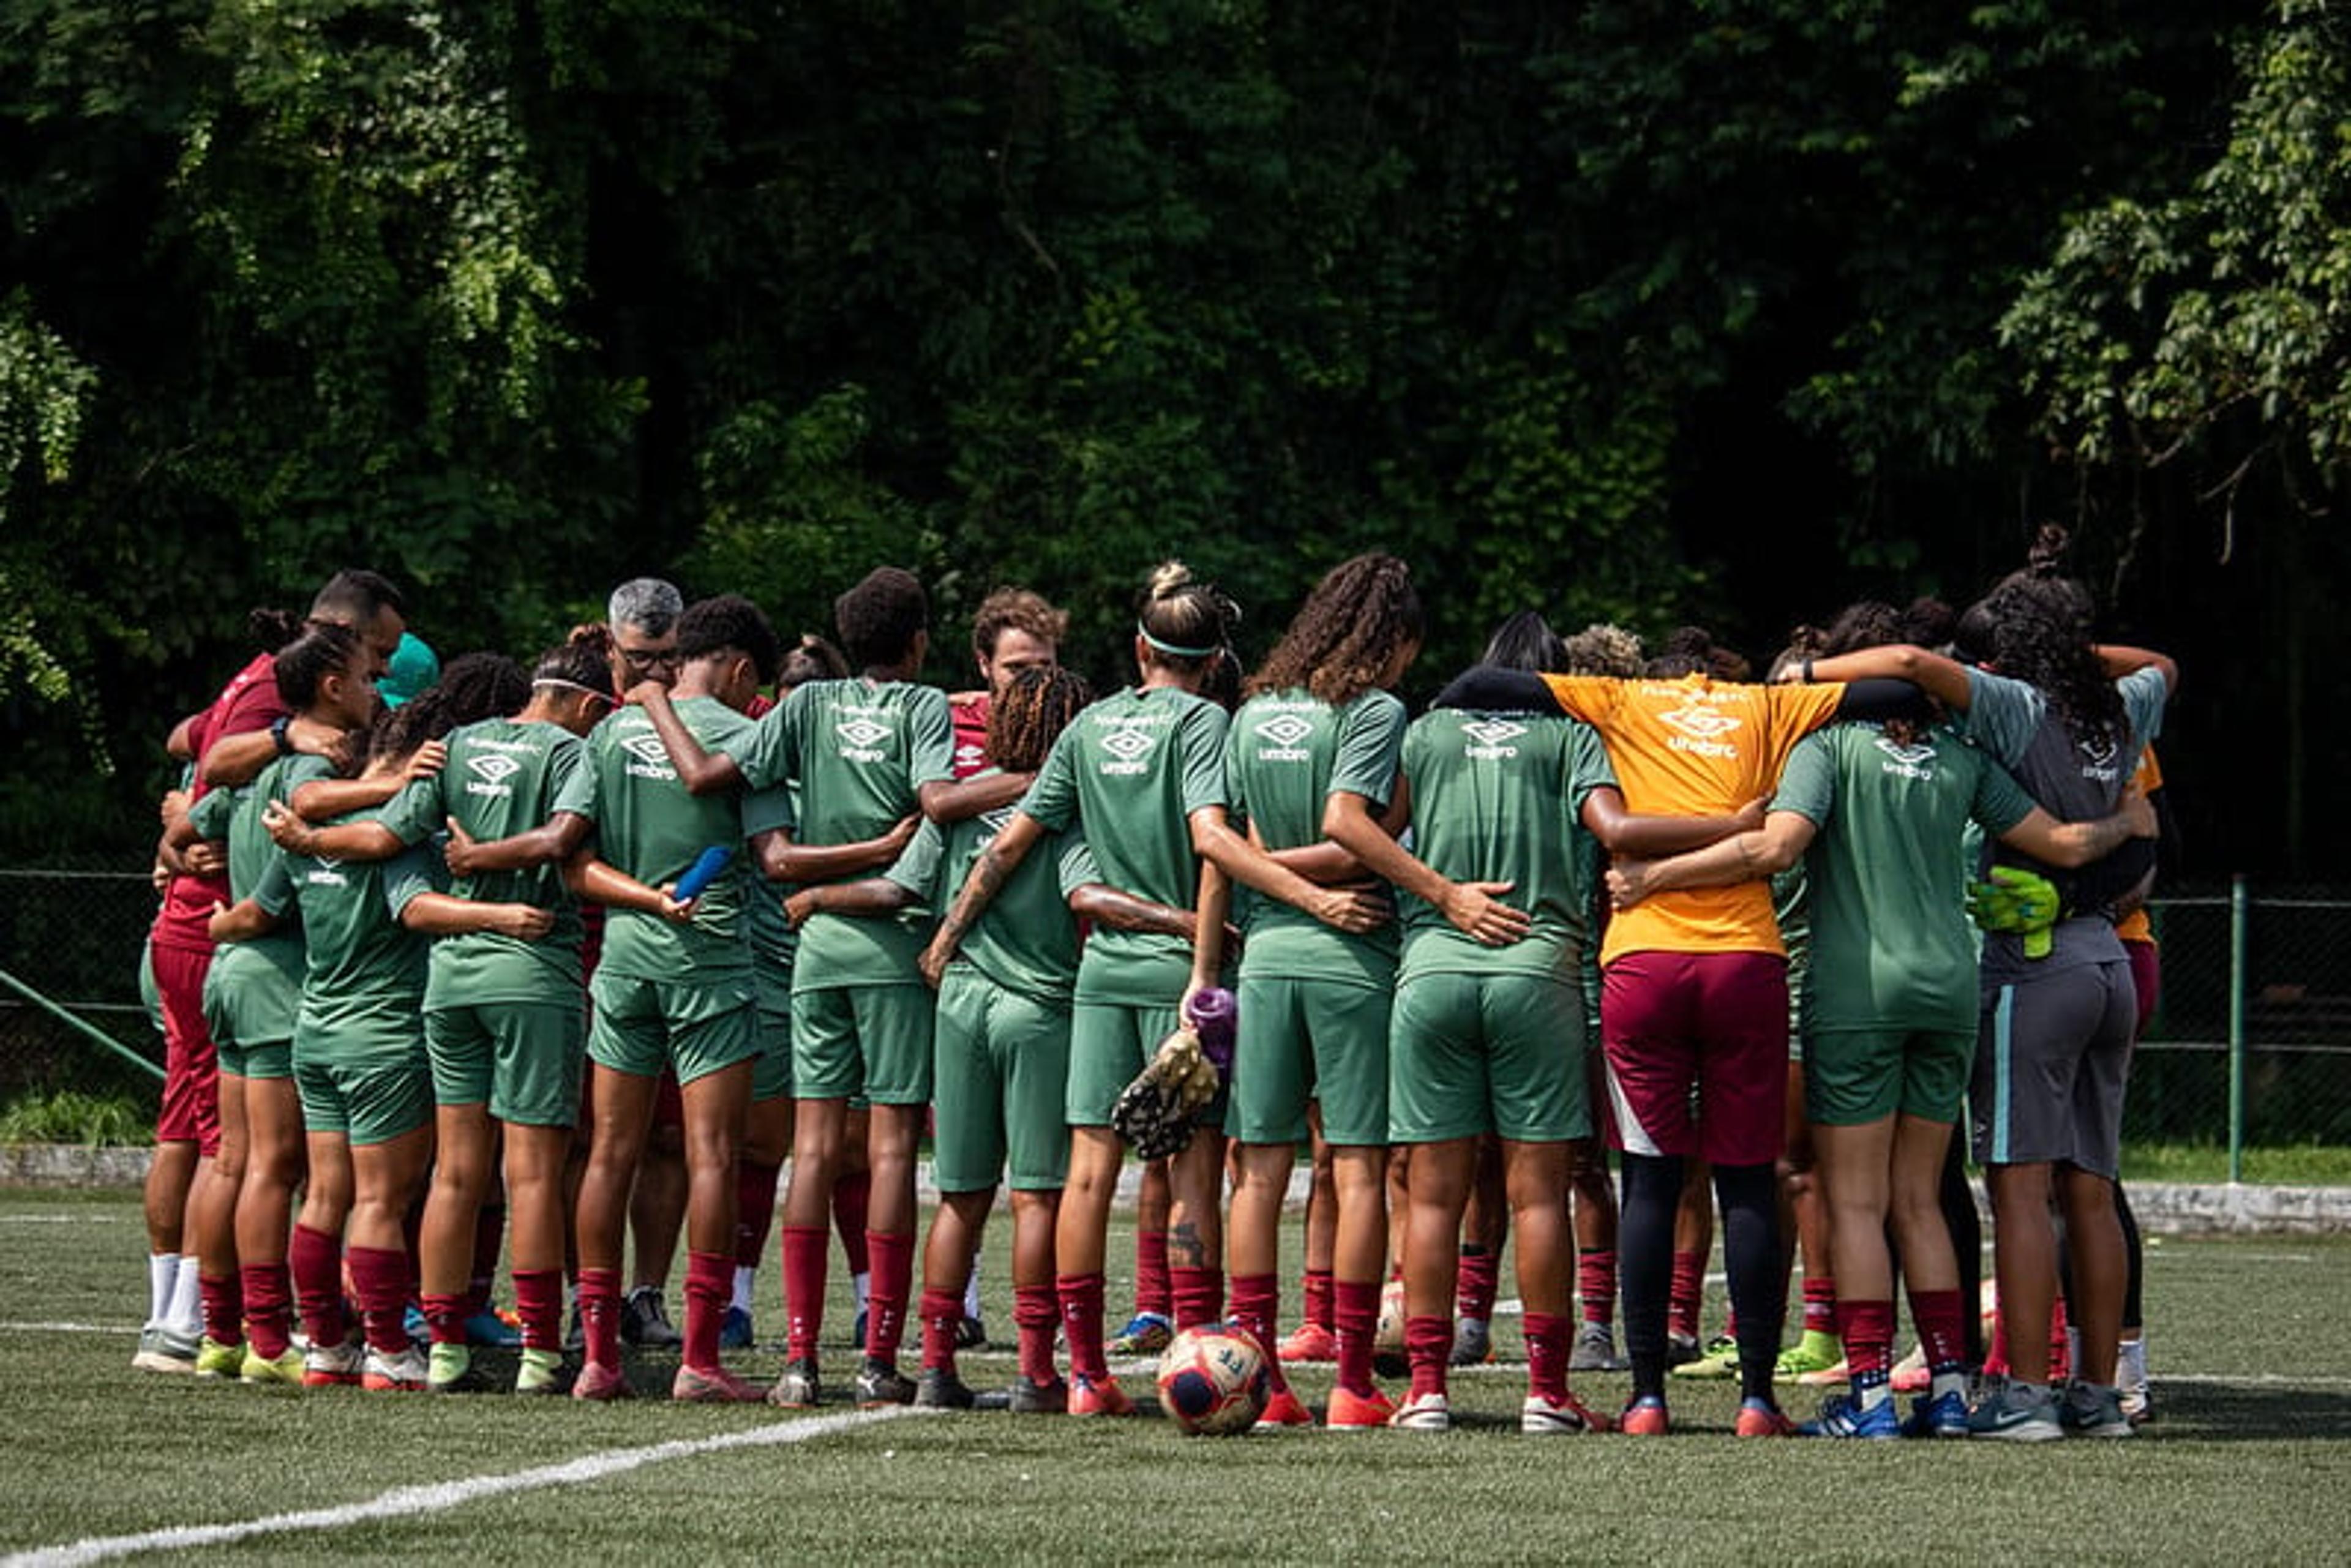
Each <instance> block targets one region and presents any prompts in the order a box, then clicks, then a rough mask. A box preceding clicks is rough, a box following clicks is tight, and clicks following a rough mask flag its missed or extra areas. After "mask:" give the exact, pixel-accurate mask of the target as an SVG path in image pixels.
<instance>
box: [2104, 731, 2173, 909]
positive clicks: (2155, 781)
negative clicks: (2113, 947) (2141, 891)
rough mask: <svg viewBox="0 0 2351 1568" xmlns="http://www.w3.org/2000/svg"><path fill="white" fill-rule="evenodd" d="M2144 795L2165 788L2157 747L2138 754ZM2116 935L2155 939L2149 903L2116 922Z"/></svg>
mask: <svg viewBox="0 0 2351 1568" xmlns="http://www.w3.org/2000/svg"><path fill="white" fill-rule="evenodd" d="M2131 782H2132V783H2134V784H2136V785H2137V786H2138V790H2139V793H2140V794H2142V795H2152V794H2154V793H2155V792H2156V791H2157V790H2158V789H2162V788H2163V769H2162V768H2158V767H2157V766H2156V765H2155V747H2152V746H2150V747H2147V749H2146V750H2144V751H2142V752H2140V753H2139V754H2138V771H2137V773H2134V774H2132V775H2131ZM2115 935H2116V936H2119V937H2121V938H2122V939H2123V940H2124V941H2126V942H2152V941H2154V940H2155V922H2154V921H2152V920H2150V919H2148V918H2147V905H2146V904H2140V905H2139V906H2138V907H2137V909H2134V910H2132V911H2131V912H2130V913H2129V914H2128V915H2124V916H2123V917H2122V918H2121V919H2120V920H2117V921H2116V922H2115Z"/></svg>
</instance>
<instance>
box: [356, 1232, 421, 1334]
mask: <svg viewBox="0 0 2351 1568" xmlns="http://www.w3.org/2000/svg"><path fill="white" fill-rule="evenodd" d="M346 1256H347V1258H348V1259H349V1260H350V1266H351V1288H352V1289H353V1290H355V1291H358V1292H359V1298H360V1323H361V1324H362V1325H363V1326H364V1327H365V1328H366V1330H367V1342H368V1348H369V1349H370V1350H371V1351H374V1352H376V1353H377V1354H381V1355H398V1354H400V1353H401V1352H402V1351H404V1350H406V1349H408V1348H409V1340H408V1325H407V1322H406V1319H407V1317H408V1255H407V1254H406V1253H404V1252H401V1251H398V1250H395V1249H392V1248H390V1247H353V1248H351V1249H349V1251H348V1253H347V1254H346Z"/></svg>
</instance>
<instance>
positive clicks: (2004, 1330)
mask: <svg viewBox="0 0 2351 1568" xmlns="http://www.w3.org/2000/svg"><path fill="white" fill-rule="evenodd" d="M1983 1369H1984V1371H1985V1372H1987V1373H1990V1374H1991V1375H1994V1376H1998V1377H2005V1376H2006V1375H2008V1314H2007V1313H2006V1312H1994V1313H1993V1314H1992V1319H1991V1343H1990V1344H1988V1345H1986V1346H1985V1347H1984V1364H1983Z"/></svg>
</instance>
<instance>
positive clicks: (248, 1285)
mask: <svg viewBox="0 0 2351 1568" xmlns="http://www.w3.org/2000/svg"><path fill="white" fill-rule="evenodd" d="M237 1273H238V1277H239V1279H240V1281H241V1282H242V1283H243V1285H244V1293H245V1331H246V1338H247V1340H248V1341H249V1342H250V1343H251V1344H252V1346H253V1354H256V1355H257V1356H259V1357H261V1359H262V1360H264V1361H276V1360H277V1358H278V1357H279V1356H281V1355H284V1354H286V1350H287V1346H288V1345H290V1344H292V1343H294V1332H293V1331H294V1325H293V1323H292V1322H290V1321H288V1319H287V1312H286V1305H287V1298H288V1297H289V1296H290V1295H291V1294H292V1291H293V1281H291V1280H290V1279H289V1278H288V1277H287V1272H286V1265H285V1264H283V1263H247V1264H246V1266H245V1267H244V1268H243V1269H240V1270H237Z"/></svg>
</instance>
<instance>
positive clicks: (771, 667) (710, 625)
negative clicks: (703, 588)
mask: <svg viewBox="0 0 2351 1568" xmlns="http://www.w3.org/2000/svg"><path fill="white" fill-rule="evenodd" d="M715 653H740V654H742V655H743V656H744V657H745V658H747V659H749V660H750V661H751V667H752V668H753V669H755V670H757V671H758V674H759V684H760V685H767V684H768V682H769V681H772V680H774V679H775V678H776V665H777V664H778V662H780V661H781V659H782V658H783V649H782V648H781V647H780V646H779V645H778V643H777V642H776V629H775V628H774V627H773V626H771V625H769V624H768V618H767V616H766V615H765V614H763V613H761V612H760V610H759V607H758V605H756V604H754V603H752V602H751V601H749V600H747V599H746V598H744V597H743V596H742V595H741V594H739V593H721V594H718V595H716V597H713V598H710V599H702V600H696V601H695V602H694V603H692V604H689V605H687V606H686V607H685V613H684V614H683V615H681V616H679V617H678V618H677V656H678V662H679V663H680V664H692V663H694V661H695V660H696V659H707V658H709V657H711V656H712V655H713V654H715Z"/></svg>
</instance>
